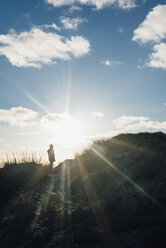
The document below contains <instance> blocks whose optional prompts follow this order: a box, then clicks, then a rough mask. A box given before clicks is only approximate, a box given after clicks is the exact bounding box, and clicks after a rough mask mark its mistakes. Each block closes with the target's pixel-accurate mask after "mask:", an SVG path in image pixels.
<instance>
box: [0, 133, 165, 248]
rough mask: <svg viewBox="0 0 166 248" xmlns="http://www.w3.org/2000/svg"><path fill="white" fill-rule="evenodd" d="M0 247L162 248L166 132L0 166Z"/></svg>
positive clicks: (125, 137) (118, 138)
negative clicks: (47, 161)
mask: <svg viewBox="0 0 166 248" xmlns="http://www.w3.org/2000/svg"><path fill="white" fill-rule="evenodd" d="M0 247H1V248H30V247H32V248H33V247H35V248H38V247H40V248H46V247H47V248H53V247H55V248H56V247H57V248H76V247H77V248H84V247H85V248H86V247H88V248H90V247H94V248H97V247H99V248H101V247H105V248H107V247H108V248H109V247H111V248H121V247H122V248H143V247H149V248H153V247H154V248H157V247H166V134H164V133H161V132H159V133H139V134H121V135H119V136H116V137H114V138H112V139H108V140H101V141H96V142H94V144H93V145H92V146H91V147H90V149H88V150H86V151H84V152H83V154H81V155H77V156H76V158H75V160H67V161H65V162H64V163H62V164H60V165H59V166H58V167H56V168H55V170H54V171H53V175H52V176H51V177H49V176H48V167H47V166H42V165H40V164H36V163H35V162H31V163H27V162H26V163H23V164H14V163H13V164H12V163H10V164H6V165H5V167H4V168H2V169H0Z"/></svg>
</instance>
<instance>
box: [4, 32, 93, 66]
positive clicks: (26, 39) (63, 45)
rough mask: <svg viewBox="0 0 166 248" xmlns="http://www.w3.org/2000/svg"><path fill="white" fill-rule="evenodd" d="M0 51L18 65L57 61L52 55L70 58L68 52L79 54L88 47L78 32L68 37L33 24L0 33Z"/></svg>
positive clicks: (84, 51)
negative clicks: (18, 31) (16, 30)
mask: <svg viewBox="0 0 166 248" xmlns="http://www.w3.org/2000/svg"><path fill="white" fill-rule="evenodd" d="M0 43H1V45H0V55H1V56H2V55H4V56H6V57H7V59H8V60H9V61H10V63H11V64H12V65H14V66H17V67H36V68H40V67H41V66H42V64H52V63H56V62H55V59H62V60H69V59H71V55H73V56H74V57H81V56H83V55H85V54H87V53H88V52H89V51H90V43H89V41H88V40H86V39H85V38H83V37H81V36H72V37H71V38H70V39H67V38H65V37H63V36H60V35H58V34H56V33H54V32H45V31H43V30H42V29H40V28H36V27H35V28H32V29H31V30H30V31H29V32H27V31H25V32H22V33H16V32H15V31H13V30H12V31H11V32H9V33H8V34H7V35H0Z"/></svg>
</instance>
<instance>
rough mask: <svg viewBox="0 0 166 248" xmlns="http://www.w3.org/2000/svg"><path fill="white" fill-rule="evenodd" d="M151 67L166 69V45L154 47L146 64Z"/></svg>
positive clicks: (161, 44)
mask: <svg viewBox="0 0 166 248" xmlns="http://www.w3.org/2000/svg"><path fill="white" fill-rule="evenodd" d="M146 64H147V66H149V67H154V68H162V69H166V43H160V44H157V45H155V46H154V47H153V52H152V53H151V54H150V55H149V61H148V62H147V63H146Z"/></svg>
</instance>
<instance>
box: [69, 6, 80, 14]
mask: <svg viewBox="0 0 166 248" xmlns="http://www.w3.org/2000/svg"><path fill="white" fill-rule="evenodd" d="M81 10H82V8H81V7H79V6H76V5H73V6H71V7H70V8H69V10H68V12H69V13H73V12H74V11H81Z"/></svg>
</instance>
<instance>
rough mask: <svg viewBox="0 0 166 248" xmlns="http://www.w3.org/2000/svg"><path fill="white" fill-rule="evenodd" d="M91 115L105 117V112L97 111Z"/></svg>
mask: <svg viewBox="0 0 166 248" xmlns="http://www.w3.org/2000/svg"><path fill="white" fill-rule="evenodd" d="M91 115H92V116H94V117H103V116H104V113H103V112H101V111H96V112H92V113H91Z"/></svg>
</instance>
